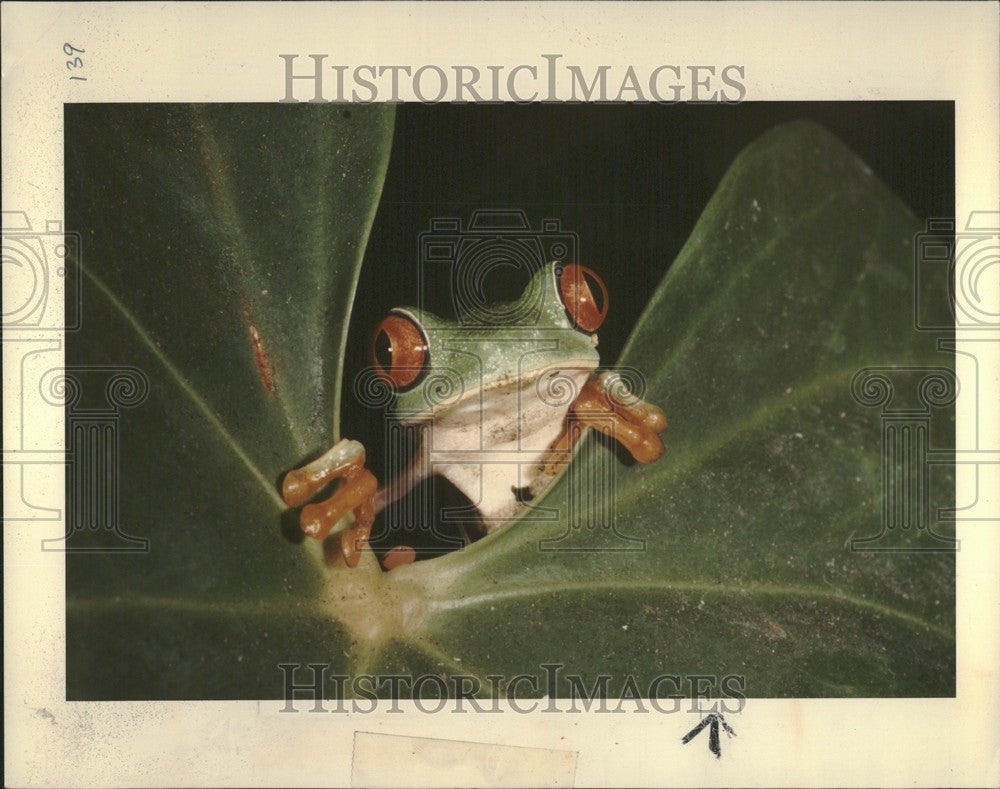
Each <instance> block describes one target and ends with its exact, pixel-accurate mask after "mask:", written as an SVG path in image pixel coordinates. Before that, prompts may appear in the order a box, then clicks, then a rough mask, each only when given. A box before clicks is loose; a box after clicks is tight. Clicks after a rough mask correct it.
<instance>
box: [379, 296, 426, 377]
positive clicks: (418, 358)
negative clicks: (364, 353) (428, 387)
mask: <svg viewBox="0 0 1000 789" xmlns="http://www.w3.org/2000/svg"><path fill="white" fill-rule="evenodd" d="M372 361H373V362H374V364H375V372H376V373H378V375H379V376H380V377H382V378H384V379H385V380H387V381H389V382H390V383H392V384H393V385H394V386H395V387H396V388H397V389H405V388H406V387H407V386H412V385H413V384H414V383H416V381H417V379H418V378H420V377H421V376H422V375H423V373H424V372H425V371H426V365H427V340H426V338H425V337H424V334H423V332H422V331H420V326H418V325H417V324H416V323H415V322H414V321H413V320H412V319H411V318H408V317H407V316H405V315H400V314H396V313H393V314H392V315H389V316H388V317H387V318H386V319H385V320H383V321H382V322H381V323H380V324H379V325H378V328H377V329H375V336H374V337H373V338H372Z"/></svg>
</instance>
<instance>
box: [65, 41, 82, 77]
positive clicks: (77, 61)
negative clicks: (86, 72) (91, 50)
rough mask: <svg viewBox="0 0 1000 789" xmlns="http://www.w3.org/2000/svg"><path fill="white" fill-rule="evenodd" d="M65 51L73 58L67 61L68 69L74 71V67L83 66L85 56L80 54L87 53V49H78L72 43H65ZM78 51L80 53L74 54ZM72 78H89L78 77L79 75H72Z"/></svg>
mask: <svg viewBox="0 0 1000 789" xmlns="http://www.w3.org/2000/svg"><path fill="white" fill-rule="evenodd" d="M63 52H65V53H66V54H67V55H69V56H70V57H72V58H73V59H72V60H67V61H66V68H67V69H69V70H70V71H72V70H73V69H78V68H83V58H81V57H80V55H82V54H85V53H86V50H85V49H78V48H77V47H74V46H73V45H72V44H63ZM76 52H79V53H80V55H74V53H76ZM70 79H78V80H83V81H84V82H86V80H87V78H86V77H78V76H72V77H70Z"/></svg>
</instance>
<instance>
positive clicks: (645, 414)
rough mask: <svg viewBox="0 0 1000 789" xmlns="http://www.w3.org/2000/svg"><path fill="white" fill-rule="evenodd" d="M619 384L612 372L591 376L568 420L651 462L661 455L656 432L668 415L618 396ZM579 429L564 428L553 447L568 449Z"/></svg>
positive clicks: (652, 406)
mask: <svg viewBox="0 0 1000 789" xmlns="http://www.w3.org/2000/svg"><path fill="white" fill-rule="evenodd" d="M621 385H622V382H621V381H620V380H619V379H618V378H616V377H615V376H614V375H613V374H612V375H604V376H596V375H595V376H591V377H590V378H589V379H587V382H586V383H585V384H584V385H583V387H582V388H581V390H580V396H579V397H577V399H576V402H574V403H573V405H572V406H571V408H570V414H569V415H570V420H571V421H572V422H576V423H577V424H578V425H580V426H583V427H591V428H593V429H594V430H599V431H600V432H602V433H604V434H605V435H609V436H611V437H612V438H613V439H615V440H616V441H618V442H619V443H621V444H622V445H623V446H625V448H626V449H628V451H629V452H630V453H631V455H632V457H634V458H635V459H636V460H638V461H639V462H640V463H652V462H653V461H654V460H657V459H659V457H660V456H661V455H662V454H663V441H661V440H660V436H659V435H658V434H659V433H662V432H663V431H664V430H666V429H667V418H666V416H665V415H664V413H663V409H661V408H660V407H659V406H656V405H653V404H652V403H647V402H645V401H644V400H640V399H639V398H634V397H631V398H628V399H625V398H622V397H620V396H618V394H617V392H616V390H617V389H618V388H619V387H620V386H621ZM580 432H581V431H580V430H579V429H577V430H575V431H574V430H572V429H569V430H567V432H566V433H565V434H564V435H563V437H562V438H560V440H559V442H557V445H556V447H555V449H566V448H571V445H572V443H573V438H572V436H573V435H574V434H575V436H576V437H579V433H580Z"/></svg>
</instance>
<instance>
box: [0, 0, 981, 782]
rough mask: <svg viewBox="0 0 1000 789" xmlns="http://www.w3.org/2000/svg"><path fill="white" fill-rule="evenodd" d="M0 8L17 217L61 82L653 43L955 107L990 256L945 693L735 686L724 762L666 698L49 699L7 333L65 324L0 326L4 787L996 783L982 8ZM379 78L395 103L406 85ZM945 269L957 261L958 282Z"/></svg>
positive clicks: (46, 535) (592, 60)
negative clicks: (951, 689) (775, 692)
mask: <svg viewBox="0 0 1000 789" xmlns="http://www.w3.org/2000/svg"><path fill="white" fill-rule="evenodd" d="M2 14H3V20H2V21H3V30H2V32H3V83H2V88H3V114H2V126H3V207H4V211H5V212H7V211H18V212H23V213H24V214H25V215H26V216H27V217H28V218H29V219H30V220H31V221H33V222H38V221H40V222H43V223H44V222H45V221H46V220H51V221H57V222H58V221H59V220H60V219H61V218H62V217H63V212H64V195H63V162H64V150H63V117H64V116H63V112H64V106H65V105H67V104H74V103H84V102H93V103H100V102H128V103H147V102H258V103H275V102H278V101H279V100H280V99H281V98H282V97H283V96H284V95H285V82H284V64H283V62H282V60H281V59H280V57H279V56H280V55H281V54H282V53H298V54H299V55H300V58H299V61H298V65H297V66H296V67H297V68H299V69H301V68H302V67H303V63H304V62H305V57H306V56H307V55H309V54H311V53H329V55H330V61H331V62H334V61H335V62H336V63H342V64H363V63H376V64H390V63H391V64H410V65H411V66H413V67H414V68H417V67H419V66H421V65H425V64H440V65H442V66H445V67H450V66H451V65H453V64H497V65H503V66H504V67H505V68H506V69H508V70H510V69H513V68H515V67H516V66H518V65H519V64H539V63H540V62H541V57H542V55H543V54H545V53H551V52H559V53H561V54H562V55H563V56H564V58H565V60H566V62H572V63H576V64H579V65H580V66H581V67H583V68H586V69H588V70H591V71H592V70H593V69H596V68H598V67H599V66H601V65H604V64H610V65H612V67H614V68H616V69H624V68H627V66H629V65H631V66H633V67H634V68H635V70H636V72H637V73H640V74H649V72H651V71H653V70H654V69H656V68H657V67H658V66H660V65H662V64H664V63H672V64H682V65H687V64H707V65H714V66H715V67H717V68H718V69H720V70H721V69H722V68H724V67H725V66H727V65H731V64H736V65H738V66H739V67H741V69H742V71H741V72H739V73H740V74H741V78H740V80H739V81H740V84H741V85H742V86H743V88H744V89H745V97H743V98H744V100H746V101H755V102H756V101H800V100H840V101H862V100H868V101H871V100H878V101H881V100H912V101H919V100H931V99H933V100H945V101H954V102H955V155H956V181H957V191H956V205H955V217H956V223H957V225H958V227H959V229H962V228H964V227H966V226H967V225H966V223H967V221H968V220H970V218H973V217H977V219H975V221H977V222H986V225H984V227H986V228H987V229H988V227H989V226H990V225H989V222H993V223H994V224H993V225H992V228H993V231H995V237H994V245H993V246H992V247H991V249H992V256H993V257H992V263H991V264H986V265H984V266H983V267H982V269H981V271H979V272H977V273H976V276H975V284H974V286H973V289H972V290H971V291H970V290H968V289H963V288H956V293H957V298H958V300H959V305H958V306H959V308H960V309H961V308H962V302H963V300H967V299H970V298H975V299H978V302H977V304H976V305H973V306H972V307H971V308H970V309H969V310H968V311H967V312H966V314H973V315H980V316H982V315H984V314H987V315H989V314H992V319H993V323H992V325H989V324H988V321H986V325H985V326H982V325H981V326H980V327H979V329H977V330H976V331H971V330H970V331H966V330H965V329H963V327H962V326H961V325H959V327H958V329H957V331H956V342H957V349H958V351H959V355H958V357H957V359H958V360H957V362H956V372H957V375H958V378H959V381H960V391H959V395H958V405H957V407H958V422H957V435H956V442H957V443H956V446H957V453H958V466H959V467H958V472H957V506H958V507H959V508H960V509H961V512H960V513H959V516H958V521H957V536H958V538H959V540H960V543H961V548H960V550H959V552H958V554H957V600H958V616H957V633H956V636H957V684H956V688H957V694H956V698H937V699H916V700H908V699H854V700H848V699H804V700H797V699H754V698H750V699H748V700H747V702H746V705H745V706H744V708H743V709H742V710H741V711H740V712H739V713H738V714H734V715H729V716H728V717H727V719H726V720H727V722H728V723H729V724H730V725H731V726H732V727H733V728H734V730H735V733H736V736H735V737H726V736H725V734H724V733H723V736H722V747H723V756H722V758H721V759H716V758H712V755H711V754H710V753H709V752H708V748H707V746H706V744H705V742H704V739H706V738H707V736H708V732H707V731H706V732H703V733H702V734H700V735H699V736H700V738H702V739H701V740H695V741H694V742H693V743H692V744H690V745H688V746H686V747H684V746H682V745H681V739H682V738H683V737H684V736H685V735H686V734H687V733H688V732H689V731H690V730H691V729H692V727H693V726H694V725H696V724H697V723H698V720H699V718H698V716H697V715H691V714H689V712H688V711H687V709H682V710H681V711H680V712H679V713H677V714H669V715H660V714H645V715H643V714H633V713H626V714H610V715H609V714H600V713H597V712H590V713H580V714H561V715H551V714H546V713H545V712H543V711H542V710H537V711H535V712H532V713H530V714H517V713H514V712H509V714H475V713H466V714H454V713H453V712H451V711H449V710H445V711H442V712H439V713H436V714H433V715H431V714H425V713H423V712H421V711H420V710H419V709H416V708H415V705H414V702H412V701H410V702H400V704H399V706H400V707H401V708H402V710H403V712H402V713H400V712H392V711H389V705H388V703H387V702H382V703H381V704H380V706H379V708H378V710H377V711H374V712H371V713H367V714H365V713H361V712H353V713H350V714H335V713H331V714H323V715H321V714H311V713H309V712H308V711H307V710H308V709H309V706H310V705H309V704H308V703H302V702H299V703H298V708H299V709H300V710H302V711H301V712H299V713H297V714H288V713H284V714H283V713H282V712H281V710H282V708H283V706H284V704H283V702H281V701H274V700H267V701H232V702H215V701H202V702H198V701H185V702H125V701H122V702H67V701H66V666H65V663H66V636H65V628H66V613H65V604H66V598H65V557H64V554H62V553H58V552H45V551H42V550H40V544H41V541H43V540H59V539H61V538H62V537H63V535H64V531H65V526H64V523H63V522H62V520H61V519H60V515H59V513H61V512H63V511H64V506H65V502H64V471H65V469H64V467H63V466H62V465H60V462H61V461H60V458H61V457H62V456H61V455H60V452H61V450H62V448H63V447H64V425H63V424H60V423H56V422H53V421H52V420H51V418H50V416H49V415H50V409H49V408H48V407H43V406H42V404H40V403H39V402H37V399H38V398H37V392H32V391H24V390H23V389H22V380H23V376H24V374H25V373H24V370H25V369H26V365H30V364H31V363H32V354H36V353H40V352H45V353H46V354H48V356H47V358H48V359H49V360H50V361H52V360H55V361H56V362H57V363H58V360H59V359H60V358H61V357H60V354H61V352H62V349H63V347H64V345H63V342H64V340H63V337H62V335H61V333H60V332H58V331H55V332H53V331H49V330H45V329H44V328H39V329H38V330H37V331H30V330H24V331H16V332H11V331H5V332H4V335H5V336H4V343H3V351H4V357H3V359H4V367H3V374H4V379H3V392H4V464H5V465H4V518H5V521H4V623H5V624H4V652H5V662H4V666H5V669H4V671H5V675H4V680H5V681H4V687H5V695H4V706H5V709H4V713H5V714H4V718H5V726H4V729H5V749H4V750H5V779H6V783H7V784H8V785H11V786H109V785H111V786H146V785H151V786H157V785H178V786H189V785H190V786H196V785H209V786H211V785H247V786H258V785H259V786H273V785H301V786H324V785H339V786H348V785H355V786H363V785H369V786H390V785H393V786H396V785H398V786H406V785H409V786H432V785H437V786H461V785H481V786H490V785H496V786H523V785H529V784H537V785H547V786H571V785H577V786H602V785H607V786H661V785H680V786H694V785H711V786H732V785H747V786H769V785H789V786H823V785H842V786H932V785H953V786H987V785H997V783H998V782H1000V745H998V743H1000V683H998V677H997V672H998V666H1000V632H998V626H997V622H998V621H1000V619H998V616H997V612H998V610H1000V606H998V603H1000V599H998V598H1000V539H998V536H1000V500H998V496H1000V493H998V491H1000V427H998V411H997V409H996V407H995V406H996V403H997V383H998V377H997V376H998V370H1000V364H998V360H1000V315H998V308H997V305H998V304H1000V287H998V282H1000V264H998V262H997V260H998V258H997V255H998V247H997V245H996V238H997V237H1000V213H998V206H1000V192H998V184H1000V177H998V158H997V141H998V139H1000V103H998V95H1000V88H998V74H1000V60H998V50H997V41H998V40H1000V27H998V13H997V7H996V5H995V4H993V3H986V2H983V3H941V4H939V3H797V2H789V3H686V2H684V3H664V4H635V5H624V4H622V5H618V4H615V5H612V4H604V3H580V4H577V3H547V4H542V3H511V4H508V3H489V4H479V3H469V4H464V3H446V4H417V3H413V4H409V3H399V4H396V3H386V4H381V3H371V4H369V3H350V4H329V5H326V4H315V3H302V4H294V3H233V4H226V3H219V4H186V3H184V4H180V3H178V4H157V3H114V4H101V3H79V4H68V3H66V4H41V3H38V4H35V3H6V4H4V6H3V8H2ZM505 73H507V72H505ZM732 74H733V75H734V76H735V74H736V72H733V73H732ZM566 77H567V75H566V74H565V73H560V76H559V78H558V79H559V80H560V81H559V82H558V84H556V85H555V89H556V94H557V95H558V96H560V97H566V96H568V95H569V92H570V86H569V85H568V84H567V83H566V81H565V80H566ZM74 78H75V79H74ZM520 85H526V83H522V82H517V83H515V90H520V89H521V88H519V87H517V86H520ZM508 87H509V86H508V85H507V84H506V80H504V81H502V82H501V84H500V91H501V94H502V97H503V98H507V99H509V98H510V95H509V90H508ZM546 87H547V86H546ZM296 90H297V91H298V90H300V89H299V88H296ZM734 96H735V94H734ZM399 97H400V98H401V99H402V100H404V101H414V100H418V99H419V97H417V96H415V95H414V94H413V84H412V82H411V81H408V80H403V81H402V83H401V85H400V94H399ZM380 98H382V99H385V98H388V96H387V95H382V96H380ZM425 98H426V97H425ZM683 98H690V96H685V97H683ZM977 229H981V228H977ZM57 230H58V228H56V227H53V228H52V232H56V231H57ZM32 231H33V232H42V228H41V227H39V226H33V227H32ZM5 232H6V230H5ZM136 232H137V233H141V232H142V230H141V228H136ZM5 243H6V242H5ZM6 254H7V253H6V249H5V260H4V263H5V266H4V296H3V299H4V315H5V319H6V317H7V316H8V314H12V313H13V312H15V311H16V310H17V309H18V305H21V304H26V303H28V302H30V301H31V300H32V298H34V296H33V295H32V293H31V292H30V288H31V287H33V286H31V285H30V284H26V283H25V281H24V280H23V279H22V278H16V277H12V276H8V267H7V262H8V261H7V260H6ZM960 266H961V262H960ZM964 274H965V272H963V271H961V270H959V271H957V272H956V279H959V278H961V277H963V275H964ZM26 288H27V289H28V290H25V289H26ZM970 293H971V294H973V295H971V296H970ZM63 298H64V293H63V291H62V290H61V289H60V287H58V285H54V286H53V288H52V289H51V291H50V292H49V293H48V299H49V302H48V306H47V307H46V309H50V310H52V311H53V312H52V314H55V315H62V314H63V305H62V302H61V300H62V299H63ZM983 305H987V306H986V307H984V306H983ZM988 305H992V309H990V308H989V307H988ZM980 323H982V321H981V322H980ZM980 329H981V330H980ZM990 404H992V406H991V405H990ZM40 413H41V414H43V421H41V422H39V421H38V414H40ZM26 453H27V454H26ZM32 453H34V454H32ZM39 513H41V515H40V514H39ZM279 682H280V675H278V674H276V683H279ZM504 706H505V708H506V702H504Z"/></svg>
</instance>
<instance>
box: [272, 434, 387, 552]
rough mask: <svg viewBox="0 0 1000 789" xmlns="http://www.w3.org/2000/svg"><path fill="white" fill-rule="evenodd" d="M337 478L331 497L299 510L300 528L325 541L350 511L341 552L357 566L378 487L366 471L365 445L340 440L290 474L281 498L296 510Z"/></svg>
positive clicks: (310, 535)
mask: <svg viewBox="0 0 1000 789" xmlns="http://www.w3.org/2000/svg"><path fill="white" fill-rule="evenodd" d="M338 478H339V479H343V483H342V484H341V485H340V487H338V488H337V490H336V491H335V492H334V493H333V495H331V496H330V497H329V498H327V499H325V500H324V501H320V502H315V503H312V504H306V506H304V507H303V508H302V512H301V513H300V515H299V525H300V526H301V527H302V531H303V532H305V534H307V535H308V536H309V537H313V538H314V539H317V540H324V539H326V537H327V535H328V534H329V533H330V530H331V529H333V527H334V526H335V525H336V524H337V523H338V522H339V521H340V519H341V518H343V517H344V515H346V514H347V513H348V512H353V513H354V524H353V526H352V527H351V528H349V529H345V530H344V531H343V532H341V533H340V553H341V555H342V556H343V557H344V561H345V562H346V563H347V565H348V567H356V566H357V564H358V561H359V560H360V558H361V551H362V550H363V549H364V547H365V544H366V543H367V542H368V536H369V533H370V532H371V526H372V522H373V521H374V520H375V509H374V507H373V505H372V497H373V496H374V495H375V491H376V489H377V488H378V481H377V480H376V479H375V475H374V474H372V473H371V472H370V471H369V470H368V469H366V468H365V448H364V446H362V445H361V444H360V443H359V442H357V441H351V440H349V439H346V438H345V439H341V440H340V441H339V442H337V443H336V444H334V445H333V446H332V447H331V448H330V449H329V450H327V452H325V453H324V454H323V455H321V456H320V457H318V458H316V460H313V461H312V462H310V463H307V464H306V465H304V466H302V467H300V468H297V469H293V470H292V471H289V472H288V473H287V474H286V475H285V478H284V480H283V481H282V485H281V495H282V498H284V500H285V503H286V504H287V505H288V506H290V507H298V506H300V505H302V504H304V503H305V502H307V501H309V499H311V498H312V497H313V496H315V495H316V494H317V493H318V492H319V491H320V490H322V489H323V488H324V487H325V486H326V485H328V484H329V483H330V482H332V481H333V480H335V479H338Z"/></svg>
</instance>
